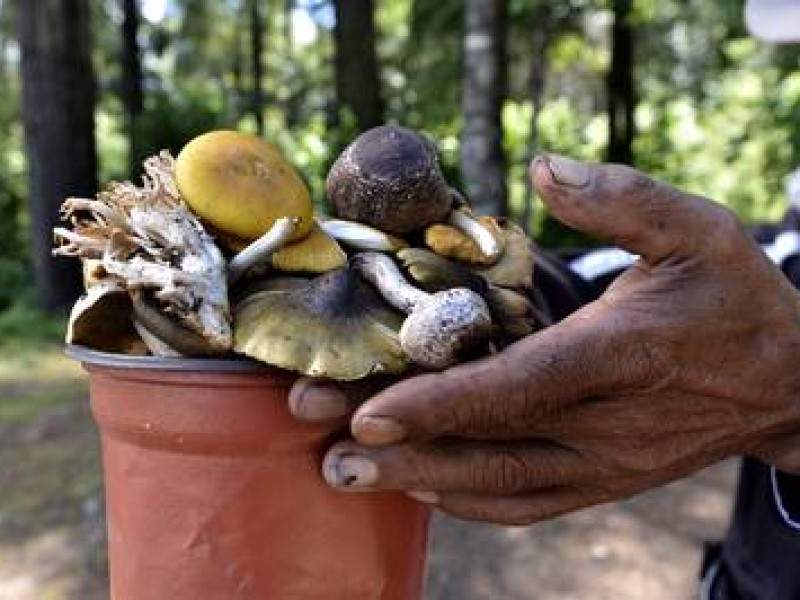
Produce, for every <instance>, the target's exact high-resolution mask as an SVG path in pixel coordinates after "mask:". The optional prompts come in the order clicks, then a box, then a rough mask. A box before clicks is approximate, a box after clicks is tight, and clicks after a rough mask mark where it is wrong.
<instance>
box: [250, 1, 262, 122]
mask: <svg viewBox="0 0 800 600" xmlns="http://www.w3.org/2000/svg"><path fill="white" fill-rule="evenodd" d="M260 1H261V0H250V57H251V62H252V68H253V96H252V99H251V102H252V104H251V110H252V111H253V118H254V119H255V122H256V131H258V134H259V135H263V134H264V87H263V86H264V83H263V81H264V19H263V17H262V16H261V10H260V7H259V4H260Z"/></svg>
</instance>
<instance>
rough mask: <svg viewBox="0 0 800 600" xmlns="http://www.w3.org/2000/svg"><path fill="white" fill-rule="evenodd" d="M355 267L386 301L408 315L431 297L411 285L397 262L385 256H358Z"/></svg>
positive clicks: (371, 253) (354, 260) (366, 253)
mask: <svg viewBox="0 0 800 600" xmlns="http://www.w3.org/2000/svg"><path fill="white" fill-rule="evenodd" d="M353 267H354V268H355V269H356V270H357V271H358V273H359V274H360V275H361V276H362V277H363V278H364V279H366V280H367V281H369V282H370V283H371V284H372V285H373V286H374V287H375V289H377V290H378V291H379V292H380V293H381V296H383V298H384V300H386V301H387V302H388V303H389V304H391V305H392V306H394V307H395V308H396V309H398V310H401V311H403V312H404V313H406V314H411V313H412V312H413V311H414V309H415V308H416V307H417V306H418V305H419V303H420V302H422V301H423V300H425V299H426V298H430V297H431V294H429V293H427V292H424V291H422V290H420V289H418V288H415V287H414V286H413V285H411V284H410V283H409V282H408V281H407V280H406V278H405V277H403V274H402V273H401V272H400V269H398V268H397V265H396V264H395V262H394V261H393V260H392V259H391V258H390V257H388V256H386V255H385V254H379V253H377V252H362V253H361V254H357V255H356V256H355V258H354V259H353Z"/></svg>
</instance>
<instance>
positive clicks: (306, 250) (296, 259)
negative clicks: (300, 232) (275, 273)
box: [270, 223, 347, 273]
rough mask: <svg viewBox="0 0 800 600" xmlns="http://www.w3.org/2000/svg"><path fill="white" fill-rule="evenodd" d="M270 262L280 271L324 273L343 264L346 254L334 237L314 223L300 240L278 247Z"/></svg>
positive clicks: (345, 260) (345, 261)
mask: <svg viewBox="0 0 800 600" xmlns="http://www.w3.org/2000/svg"><path fill="white" fill-rule="evenodd" d="M270 262H271V263H272V266H273V267H275V268H276V269H278V270H280V271H292V272H293V271H307V272H309V273H326V272H327V271H332V270H333V269H338V268H339V267H343V266H345V265H346V264H347V254H345V252H344V250H342V247H341V246H339V243H338V242H337V241H336V240H335V239H333V238H332V237H330V236H329V235H328V234H326V233H325V232H324V231H322V229H321V228H320V226H319V225H317V224H316V223H315V224H314V226H313V227H312V228H311V231H310V232H309V233H308V235H307V236H306V237H304V238H303V239H302V240H297V241H296V242H292V243H291V244H287V245H285V246H283V247H282V248H278V250H276V251H275V253H274V254H273V255H272V257H271V259H270Z"/></svg>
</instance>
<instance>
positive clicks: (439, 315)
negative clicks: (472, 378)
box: [353, 252, 492, 369]
mask: <svg viewBox="0 0 800 600" xmlns="http://www.w3.org/2000/svg"><path fill="white" fill-rule="evenodd" d="M353 267H354V268H355V269H356V270H357V271H358V272H359V273H360V274H361V276H362V277H364V279H366V280H367V281H369V282H370V283H371V284H372V285H374V286H375V287H376V288H377V289H378V291H379V292H380V293H381V295H382V296H383V297H384V299H386V301H387V302H389V303H390V304H391V305H392V306H394V307H396V308H399V309H400V310H402V311H404V312H405V313H407V314H408V317H407V318H406V320H405V321H404V322H403V325H402V327H401V328H400V345H401V346H402V348H403V351H404V352H405V353H406V355H407V356H408V357H409V358H410V359H411V360H412V361H414V362H415V363H417V364H418V365H420V366H422V367H425V368H428V369H445V368H447V367H449V366H450V365H453V364H455V363H456V362H458V360H459V359H460V358H462V357H463V356H464V355H465V354H466V353H468V352H471V351H473V350H474V349H475V348H479V347H480V346H481V345H484V344H486V343H487V342H488V341H489V338H490V336H491V332H492V319H491V316H490V313H489V307H488V306H487V305H486V302H485V301H484V300H483V298H481V296H480V295H478V294H476V293H475V292H473V291H472V290H468V289H466V288H452V289H449V290H445V291H443V292H437V293H435V294H428V293H426V292H423V291H421V290H418V289H417V288H415V287H413V286H412V285H410V284H409V283H408V282H407V281H406V280H405V279H404V278H403V276H402V274H401V273H400V270H399V269H398V268H397V266H396V265H395V264H394V261H392V259H391V258H389V257H388V256H386V255H384V254H378V253H376V252H365V253H363V254H359V255H357V256H356V257H355V259H354V260H353Z"/></svg>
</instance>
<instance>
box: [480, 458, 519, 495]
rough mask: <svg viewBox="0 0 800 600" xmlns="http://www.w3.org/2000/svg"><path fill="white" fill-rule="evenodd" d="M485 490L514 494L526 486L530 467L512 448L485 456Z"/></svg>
mask: <svg viewBox="0 0 800 600" xmlns="http://www.w3.org/2000/svg"><path fill="white" fill-rule="evenodd" d="M483 471H484V481H483V482H482V483H483V484H484V485H485V487H484V488H483V489H484V490H485V491H491V492H498V493H505V494H514V493H517V492H521V491H524V490H525V489H527V488H528V482H529V479H530V467H529V465H528V464H527V461H526V460H525V459H524V458H523V457H522V456H520V455H519V454H518V453H517V452H515V451H513V450H503V451H501V452H499V453H498V454H497V455H496V456H493V457H491V458H487V459H486V460H485V463H484V465H483Z"/></svg>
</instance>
